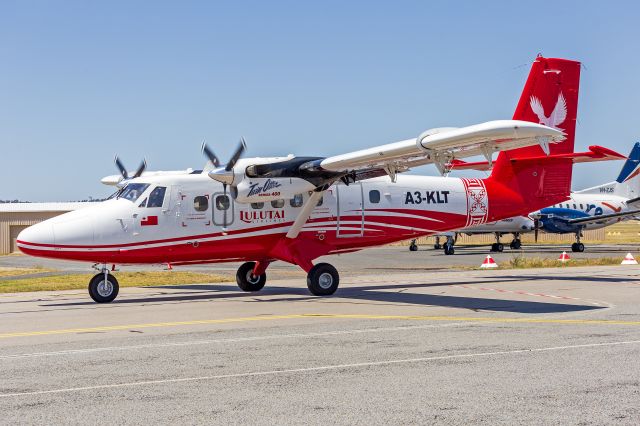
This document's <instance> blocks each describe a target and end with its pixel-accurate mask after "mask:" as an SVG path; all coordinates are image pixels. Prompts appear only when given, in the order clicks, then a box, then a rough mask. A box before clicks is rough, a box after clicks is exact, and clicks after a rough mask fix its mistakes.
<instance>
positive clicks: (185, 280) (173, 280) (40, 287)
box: [0, 270, 235, 293]
mask: <svg viewBox="0 0 640 426" xmlns="http://www.w3.org/2000/svg"><path fill="white" fill-rule="evenodd" d="M39 272H42V270H39ZM93 275H95V274H71V275H55V276H50V277H38V278H22V279H20V278H16V279H8V280H2V281H0V293H18V292H27V291H51V290H75V289H85V288H87V285H88V284H89V280H90V279H91V277H92V276H93ZM116 278H117V279H118V283H119V284H120V287H144V286H155V285H182V284H205V283H220V282H226V281H234V279H235V278H234V277H232V276H230V275H228V276H225V275H209V274H203V273H198V272H176V271H157V272H119V273H118V274H117V275H116Z"/></svg>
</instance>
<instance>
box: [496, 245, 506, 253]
mask: <svg viewBox="0 0 640 426" xmlns="http://www.w3.org/2000/svg"><path fill="white" fill-rule="evenodd" d="M496 251H499V252H502V251H504V244H502V243H498V244H496Z"/></svg>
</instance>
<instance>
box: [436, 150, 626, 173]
mask: <svg viewBox="0 0 640 426" xmlns="http://www.w3.org/2000/svg"><path fill="white" fill-rule="evenodd" d="M538 158H542V157H530V158H514V159H513V160H514V161H517V160H525V159H526V160H536V159H538ZM549 158H570V159H571V160H573V162H574V163H592V162H594V161H612V160H625V159H626V158H627V157H625V156H624V155H622V154H620V153H618V152H616V151H614V150H612V149H609V148H605V147H603V146H599V145H591V146H590V147H589V151H586V152H572V153H568V154H553V155H550V156H549ZM448 166H449V169H450V170H480V171H488V170H491V163H489V162H488V161H475V162H466V161H462V160H458V159H454V160H452V161H451V162H450V163H449V164H448Z"/></svg>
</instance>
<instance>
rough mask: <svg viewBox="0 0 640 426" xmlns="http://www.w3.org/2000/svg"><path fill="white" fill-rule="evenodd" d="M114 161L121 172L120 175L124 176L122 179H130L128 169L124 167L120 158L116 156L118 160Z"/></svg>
mask: <svg viewBox="0 0 640 426" xmlns="http://www.w3.org/2000/svg"><path fill="white" fill-rule="evenodd" d="M114 161H115V163H116V167H117V168H118V170H119V171H120V174H121V175H122V177H123V178H124V179H128V178H129V173H127V169H126V168H125V167H124V164H122V161H120V159H119V158H118V156H117V155H116V158H115V160H114Z"/></svg>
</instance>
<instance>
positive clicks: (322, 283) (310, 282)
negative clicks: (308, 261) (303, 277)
mask: <svg viewBox="0 0 640 426" xmlns="http://www.w3.org/2000/svg"><path fill="white" fill-rule="evenodd" d="M339 283H340V275H338V271H337V270H336V268H334V267H333V266H332V265H330V264H328V263H318V264H317V265H315V266H314V267H313V268H311V270H310V271H309V273H308V274H307V287H308V288H309V291H310V292H311V294H313V295H315V296H329V295H331V294H333V293H335V292H336V290H337V289H338V284H339Z"/></svg>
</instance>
